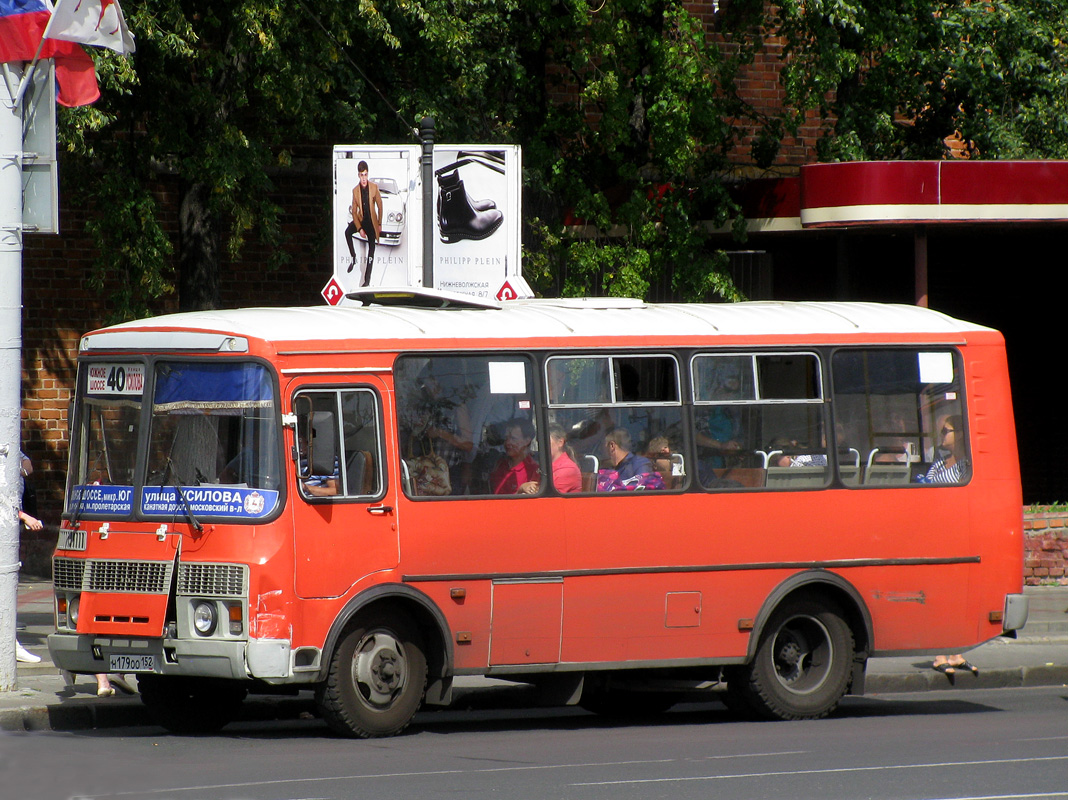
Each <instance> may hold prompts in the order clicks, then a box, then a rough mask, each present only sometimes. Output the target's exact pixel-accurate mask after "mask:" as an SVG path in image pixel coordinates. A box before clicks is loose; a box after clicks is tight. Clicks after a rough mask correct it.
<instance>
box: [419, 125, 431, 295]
mask: <svg viewBox="0 0 1068 800" xmlns="http://www.w3.org/2000/svg"><path fill="white" fill-rule="evenodd" d="M419 139H420V140H421V141H422V143H423V157H422V168H423V288H424V289H433V288H434V118H433V117H423V119H422V120H421V121H420V123H419Z"/></svg>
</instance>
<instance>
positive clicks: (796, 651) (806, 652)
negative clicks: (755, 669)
mask: <svg viewBox="0 0 1068 800" xmlns="http://www.w3.org/2000/svg"><path fill="white" fill-rule="evenodd" d="M771 658H772V662H773V665H774V667H775V677H776V679H777V680H778V681H779V683H780V684H781V685H782V687H783V688H784V689H786V690H787V691H789V692H793V693H794V694H809V693H811V692H815V691H816V690H817V689H819V688H820V687H821V686H822V685H823V684H824V683H825V682H826V680H827V677H828V676H829V675H830V670H831V665H832V664H833V663H834V643H833V642H832V641H831V634H830V632H829V631H828V630H827V627H826V626H825V625H824V624H823V623H822V622H820V621H819V620H818V619H817V618H816V617H813V616H810V615H808V614H804V615H798V616H795V617H791V618H790V619H788V620H786V622H785V623H783V625H782V627H781V628H779V631H778V633H776V634H775V643H774V646H773V647H772V649H771Z"/></svg>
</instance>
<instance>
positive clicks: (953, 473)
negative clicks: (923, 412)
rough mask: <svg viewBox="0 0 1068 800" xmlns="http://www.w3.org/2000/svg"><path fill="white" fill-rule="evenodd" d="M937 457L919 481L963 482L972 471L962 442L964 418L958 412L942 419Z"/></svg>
mask: <svg viewBox="0 0 1068 800" xmlns="http://www.w3.org/2000/svg"><path fill="white" fill-rule="evenodd" d="M939 434H940V443H939V447H938V452H939V458H938V460H937V461H935V462H934V463H933V464H931V468H930V469H929V470H927V474H926V475H924V476H923V478H921V479H920V481H921V483H963V482H964V481H966V480H968V477H969V476H970V475H971V472H972V465H971V462H970V461H969V460H968V456H967V453H966V448H965V442H964V420H963V418H962V417H961V416H960V415H959V414H951V415H950V416H948V417H945V418H944V419H943V420H942V428H941V430H940V432H939Z"/></svg>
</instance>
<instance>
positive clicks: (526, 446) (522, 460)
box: [490, 418, 541, 494]
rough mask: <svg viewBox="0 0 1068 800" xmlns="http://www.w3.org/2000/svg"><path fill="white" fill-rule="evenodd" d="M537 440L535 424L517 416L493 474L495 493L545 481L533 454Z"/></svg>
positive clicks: (516, 490)
mask: <svg viewBox="0 0 1068 800" xmlns="http://www.w3.org/2000/svg"><path fill="white" fill-rule="evenodd" d="M533 441H534V425H533V424H531V422H530V420H528V419H522V418H517V419H513V420H511V421H510V422H509V423H508V424H507V425H506V426H505V435H504V456H502V457H501V460H500V461H498V462H497V466H495V467H494V468H493V471H492V472H491V473H490V491H491V492H492V493H493V494H518V493H519V491H520V487H521V486H523V484H525V483H531V482H533V483H535V484H537V483H538V481H540V480H541V470H540V469H539V467H538V462H537V461H536V460H535V459H534V457H533V456H531V455H530V444H531V442H533ZM535 491H537V489H536V488H535Z"/></svg>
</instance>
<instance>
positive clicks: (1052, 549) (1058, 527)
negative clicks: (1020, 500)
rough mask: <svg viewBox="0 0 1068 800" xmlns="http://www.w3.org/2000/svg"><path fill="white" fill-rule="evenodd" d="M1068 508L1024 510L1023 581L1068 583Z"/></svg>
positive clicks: (1027, 582)
mask: <svg viewBox="0 0 1068 800" xmlns="http://www.w3.org/2000/svg"><path fill="white" fill-rule="evenodd" d="M1066 561H1068V510H1065V511H1050V510H1048V508H1047V507H1043V506H1037V507H1036V506H1032V507H1029V508H1028V509H1025V511H1024V583H1025V584H1026V585H1027V586H1043V585H1049V584H1058V585H1060V586H1068V569H1066V568H1065V567H1066Z"/></svg>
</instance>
